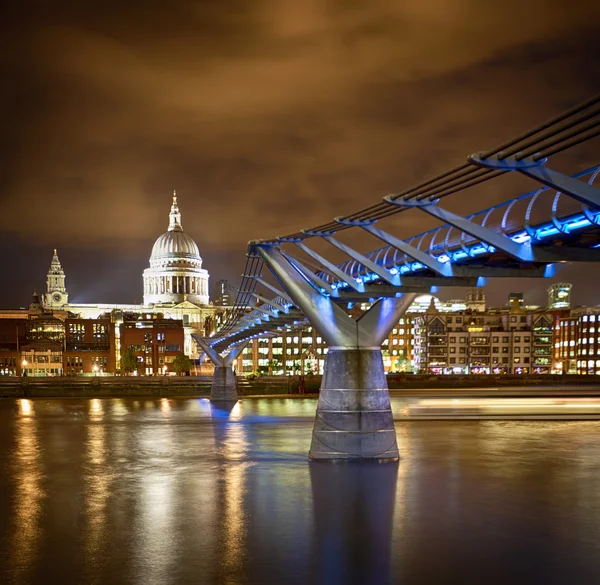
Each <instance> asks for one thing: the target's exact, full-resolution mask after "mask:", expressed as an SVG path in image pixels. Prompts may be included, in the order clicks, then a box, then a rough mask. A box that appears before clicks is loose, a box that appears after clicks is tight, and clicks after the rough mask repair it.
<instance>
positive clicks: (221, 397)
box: [195, 337, 248, 402]
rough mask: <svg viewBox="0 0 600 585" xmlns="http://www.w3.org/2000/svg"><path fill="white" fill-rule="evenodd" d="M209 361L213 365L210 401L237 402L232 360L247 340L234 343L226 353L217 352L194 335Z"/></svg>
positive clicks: (236, 386)
mask: <svg viewBox="0 0 600 585" xmlns="http://www.w3.org/2000/svg"><path fill="white" fill-rule="evenodd" d="M195 339H196V341H197V342H198V343H199V344H200V347H202V349H203V350H204V352H205V353H206V355H207V356H208V358H209V359H210V361H211V362H212V363H213V364H214V366H215V371H214V373H213V380H212V385H211V389H210V400H211V402H237V400H238V399H239V397H238V385H237V377H236V375H235V372H234V371H233V362H234V361H235V360H236V359H237V358H238V357H239V355H240V354H241V353H242V351H243V350H244V348H245V347H246V345H247V344H248V342H247V341H246V342H243V343H240V344H239V345H236V346H235V347H234V348H233V349H232V350H231V351H230V352H229V353H228V354H227V355H224V356H222V355H220V354H219V353H217V352H216V351H215V350H214V349H213V348H212V347H211V346H210V345H209V344H208V343H207V342H206V341H205V340H204V339H203V338H201V337H195Z"/></svg>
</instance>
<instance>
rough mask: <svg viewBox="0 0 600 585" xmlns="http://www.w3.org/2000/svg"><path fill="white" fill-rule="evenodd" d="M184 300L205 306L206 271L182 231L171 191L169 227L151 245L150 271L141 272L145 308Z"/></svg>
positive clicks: (207, 301) (196, 251)
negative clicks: (171, 201) (142, 275)
mask: <svg viewBox="0 0 600 585" xmlns="http://www.w3.org/2000/svg"><path fill="white" fill-rule="evenodd" d="M183 301H189V302H191V303H194V304H197V305H208V303H209V298H208V272H207V271H206V270H205V269H204V268H202V258H201V257H200V251H199V250H198V245H197V244H196V242H194V240H193V239H192V238H191V237H190V236H189V235H188V234H186V233H185V232H184V231H183V227H182V225H181V212H180V211H179V205H178V203H177V194H176V193H175V192H173V203H172V205H171V213H170V214H169V227H168V229H167V231H166V232H165V233H164V234H162V235H161V236H159V238H158V239H157V240H156V242H155V243H154V246H153V247H152V255H151V256H150V268H146V270H144V305H146V306H150V305H163V304H169V303H171V304H178V303H181V302H183Z"/></svg>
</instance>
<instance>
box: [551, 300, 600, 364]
mask: <svg viewBox="0 0 600 585" xmlns="http://www.w3.org/2000/svg"><path fill="white" fill-rule="evenodd" d="M599 328H600V309H598V308H582V309H575V310H573V311H571V313H570V314H569V315H565V316H563V317H561V318H559V319H558V320H557V323H556V324H555V335H554V340H555V341H554V346H555V351H556V359H557V361H558V362H559V364H560V365H559V369H560V370H561V371H562V372H563V373H565V374H581V375H600V331H599Z"/></svg>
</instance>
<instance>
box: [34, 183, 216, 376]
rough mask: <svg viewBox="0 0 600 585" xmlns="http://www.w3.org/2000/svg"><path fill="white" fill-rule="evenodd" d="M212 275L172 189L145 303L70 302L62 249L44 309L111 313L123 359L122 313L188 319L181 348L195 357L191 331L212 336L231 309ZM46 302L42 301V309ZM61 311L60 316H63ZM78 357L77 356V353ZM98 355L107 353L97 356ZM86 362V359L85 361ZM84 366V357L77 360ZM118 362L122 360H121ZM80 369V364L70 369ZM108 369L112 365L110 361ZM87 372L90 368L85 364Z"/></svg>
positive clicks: (92, 315) (147, 276) (87, 315)
mask: <svg viewBox="0 0 600 585" xmlns="http://www.w3.org/2000/svg"><path fill="white" fill-rule="evenodd" d="M208 283H209V274H208V272H207V270H205V269H204V268H202V258H201V256H200V251H199V249H198V246H197V244H196V242H194V240H193V239H192V238H191V237H190V236H189V235H188V234H186V233H185V232H184V231H183V227H182V221H181V212H180V210H179V204H178V202H177V195H176V194H175V192H174V193H173V199H172V203H171V210H170V213H169V227H168V229H167V231H166V232H165V233H164V234H161V235H160V236H159V237H158V239H157V240H156V241H155V243H154V246H153V247H152V252H151V255H150V267H149V268H147V269H146V270H144V273H143V287H144V288H143V294H144V304H143V305H138V304H117V303H114V304H113V303H76V302H69V295H68V292H67V288H66V284H65V272H64V270H63V268H62V266H61V264H60V260H59V258H58V254H57V251H56V250H54V255H53V257H52V261H51V263H50V269H49V271H48V275H47V278H46V293H45V294H44V301H43V309H45V310H51V311H52V313H53V314H54V316H58V317H60V318H62V319H63V320H64V318H66V317H67V316H71V317H78V318H80V319H99V318H101V317H104V316H105V315H108V316H109V317H110V320H111V322H112V323H113V324H114V326H115V328H114V330H115V355H116V360H117V362H118V361H119V359H120V345H121V344H120V329H119V327H118V325H119V324H120V323H121V322H122V321H123V315H124V314H128V313H143V314H158V313H160V315H161V316H162V317H163V318H165V319H175V320H179V321H182V322H183V325H184V333H185V339H184V344H183V349H182V351H183V352H184V353H185V354H186V355H188V356H189V357H190V358H192V359H197V358H198V357H199V350H198V348H197V346H196V343H195V342H194V340H193V338H192V333H197V334H200V335H203V336H208V335H210V334H211V333H212V332H214V331H215V329H216V328H217V327H218V325H219V324H220V322H221V321H222V320H223V319H224V318H225V315H226V311H227V308H226V307H225V306H219V307H217V306H215V305H213V304H212V303H211V302H210V299H209V294H208ZM41 310H42V305H40V312H41ZM59 313H60V314H59ZM74 357H76V356H74ZM97 357H98V358H99V359H100V358H102V363H104V361H103V356H97ZM83 361H84V363H87V362H86V360H85V359H84V360H83ZM77 364H80V360H78V361H77ZM117 365H118V364H117ZM77 368H79V369H81V368H80V366H79V365H77V366H75V365H74V366H73V367H72V368H71V369H77ZM107 368H108V369H109V370H110V367H108V362H107ZM83 370H84V371H85V370H86V366H85V365H84V366H83Z"/></svg>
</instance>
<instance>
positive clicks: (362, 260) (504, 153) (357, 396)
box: [195, 96, 600, 460]
mask: <svg viewBox="0 0 600 585" xmlns="http://www.w3.org/2000/svg"><path fill="white" fill-rule="evenodd" d="M599 134H600V96H596V97H594V98H592V99H589V100H588V101H586V102H584V103H582V104H580V105H578V106H576V107H574V108H571V109H570V110H568V111H566V112H563V113H562V114H560V115H559V116H557V117H555V118H553V119H551V120H548V121H546V122H545V123H543V124H541V125H539V126H537V127H535V128H533V129H531V130H529V131H527V132H525V133H523V134H521V135H520V136H517V137H515V138H513V139H511V140H509V141H507V142H505V143H503V144H500V145H499V146H496V147H494V148H491V149H488V150H485V151H482V152H476V153H474V154H471V155H470V156H468V157H467V159H466V161H465V162H464V163H463V164H461V165H459V166H457V167H455V168H452V169H450V170H448V171H447V172H444V173H442V174H440V175H437V176H435V177H432V178H430V179H428V180H426V181H424V182H422V183H420V184H418V185H416V186H414V187H412V188H411V189H407V190H405V191H402V192H399V193H394V194H391V195H387V196H386V197H384V198H383V199H382V200H380V201H378V202H375V203H373V204H371V205H369V206H368V207H365V208H363V209H360V210H358V211H356V212H354V213H351V214H349V215H345V216H340V217H335V218H334V219H333V220H331V221H329V222H328V223H324V224H322V225H319V226H316V227H313V228H309V229H301V230H300V231H298V232H295V233H292V234H288V235H284V236H276V237H272V238H267V239H261V240H253V241H251V242H249V244H248V251H247V255H246V268H245V270H244V274H243V275H242V282H241V286H240V289H239V291H238V294H237V297H236V300H235V306H234V308H233V311H232V313H231V315H230V317H229V319H228V320H227V322H226V323H224V325H223V326H222V327H221V329H220V330H219V331H218V332H217V333H216V334H215V335H214V336H213V337H209V338H202V337H199V336H195V339H196V341H197V342H198V343H199V344H200V346H201V347H202V348H203V350H204V351H205V353H206V355H207V356H208V358H209V359H210V360H211V361H212V362H213V363H214V365H215V371H214V378H213V384H212V392H211V400H213V401H235V400H237V398H238V395H237V384H236V377H235V374H234V371H233V368H232V365H233V362H234V360H235V359H236V358H237V357H238V356H239V355H240V353H241V352H242V351H243V349H244V347H245V346H246V344H247V343H248V342H249V341H250V340H251V339H252V338H255V337H264V336H269V335H270V336H275V335H280V334H281V332H283V331H286V330H290V329H293V328H298V327H304V326H305V325H307V324H309V323H310V324H311V325H312V326H313V327H314V328H315V329H316V330H317V331H318V333H319V335H321V337H322V338H323V339H324V340H325V342H326V343H327V345H328V353H327V356H326V360H325V367H324V374H323V381H322V385H321V390H320V394H319V401H318V405H317V412H316V417H315V422H314V430H313V436H312V442H311V447H310V453H309V456H310V457H311V459H314V460H331V459H333V460H336V459H363V458H365V459H379V460H394V459H397V458H398V456H399V453H398V445H397V441H396V432H395V429H394V421H393V417H392V411H391V407H390V397H389V391H388V387H387V381H386V376H385V373H384V368H383V361H382V355H381V343H382V342H383V340H384V339H385V338H386V337H387V335H388V334H389V332H390V330H391V329H392V327H394V325H395V324H396V323H397V322H398V320H399V318H400V317H401V316H402V315H403V314H404V312H405V311H406V310H407V308H408V307H409V305H410V304H411V302H412V300H413V298H414V297H415V295H416V294H419V293H423V292H430V291H432V290H433V291H435V290H437V288H438V287H442V286H469V287H472V286H484V284H485V283H486V280H487V279H489V278H506V277H511V278H514V277H517V278H522V277H526V278H548V277H551V276H553V275H554V274H555V273H556V271H557V270H558V269H559V268H560V267H561V265H564V264H565V263H571V262H598V261H600V188H598V187H597V186H595V185H594V182H595V180H596V178H597V176H598V173H599V172H600V165H598V166H594V167H592V168H588V169H587V170H584V171H582V172H577V173H576V174H573V175H572V176H571V175H570V174H565V173H564V172H559V171H557V170H554V169H555V168H557V167H556V166H555V165H554V164H553V163H554V161H557V163H560V162H561V161H563V162H564V160H567V161H568V163H569V164H570V165H571V169H572V167H573V166H574V164H577V160H578V159H577V156H576V155H573V156H570V157H569V156H567V157H566V159H565V156H564V154H562V153H566V154H567V155H568V154H570V153H572V152H575V153H576V152H577V151H576V150H574V151H571V150H570V149H574V148H575V147H577V146H579V145H581V144H583V143H586V142H587V141H590V140H592V139H594V138H596V137H597V136H598V135H599ZM589 146H590V145H589V144H587V145H586V147H589ZM556 155H560V156H558V157H557V158H553V157H555V156H556ZM550 161H552V162H550ZM574 161H575V162H574ZM553 167H554V168H553ZM511 172H516V173H519V174H521V175H524V176H526V177H528V178H529V179H531V180H532V181H533V183H534V188H535V190H533V191H531V192H529V193H527V194H525V195H520V196H517V197H514V198H512V199H510V200H507V201H505V202H503V203H501V204H498V205H494V206H492V207H490V208H488V209H484V210H482V211H479V212H477V213H473V214H471V215H468V216H466V217H465V216H462V215H458V214H456V213H454V212H452V211H450V210H449V209H447V208H446V206H445V205H444V204H442V200H444V198H447V197H448V196H450V195H455V194H457V193H460V192H462V191H465V190H466V189H469V188H475V192H476V190H477V188H481V187H479V186H480V185H482V184H483V183H484V182H487V181H493V180H496V181H497V180H499V178H500V177H502V176H503V175H506V174H507V173H511ZM406 212H411V213H413V214H415V213H420V214H427V215H428V216H430V218H432V219H433V220H434V221H435V222H436V223H439V224H440V225H439V226H438V227H435V228H434V229H431V230H428V231H426V232H424V233H420V234H418V235H414V236H412V237H409V238H405V236H404V235H399V234H398V231H399V228H398V226H397V225H396V226H394V223H393V221H386V220H388V218H393V216H396V215H397V214H399V213H406ZM404 225H406V222H404ZM382 226H383V227H382ZM384 228H385V229H384ZM394 232H395V233H394ZM365 234H370V236H372V237H374V238H376V239H377V240H379V241H380V242H381V243H382V244H384V245H383V246H382V247H379V248H377V249H375V250H372V251H370V252H368V253H364V252H360V251H358V250H357V248H359V247H361V243H362V241H363V239H364V236H365ZM342 237H343V241H342ZM321 241H324V242H326V243H327V244H328V245H329V247H328V249H329V250H332V251H333V250H334V249H335V250H336V253H337V254H340V253H341V254H343V255H344V256H345V257H347V260H346V261H344V262H342V263H336V262H335V261H333V260H332V259H330V258H329V259H328V258H327V257H326V256H324V255H323V253H321V252H318V251H317V250H315V247H316V246H315V245H317V247H318V246H319V245H320V243H321ZM348 242H356V243H355V244H352V243H348ZM319 249H320V248H319ZM355 303H360V304H361V305H362V304H363V303H364V304H365V306H367V307H368V309H367V310H366V311H364V312H363V314H362V315H361V316H360V317H359V318H357V319H355V318H352V317H351V316H350V315H349V312H348V309H349V307H352V305H353V304H355Z"/></svg>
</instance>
